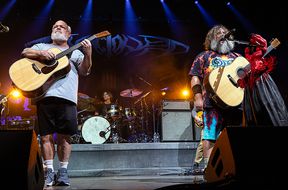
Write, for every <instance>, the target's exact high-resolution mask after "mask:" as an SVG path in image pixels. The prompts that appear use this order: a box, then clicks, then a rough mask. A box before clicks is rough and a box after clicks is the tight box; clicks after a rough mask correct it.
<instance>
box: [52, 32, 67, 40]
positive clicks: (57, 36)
mask: <svg viewBox="0 0 288 190" xmlns="http://www.w3.org/2000/svg"><path fill="white" fill-rule="evenodd" d="M51 39H52V40H56V41H67V40H68V38H67V37H66V36H65V35H64V34H62V33H59V32H54V33H52V34H51Z"/></svg>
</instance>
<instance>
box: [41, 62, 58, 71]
mask: <svg viewBox="0 0 288 190" xmlns="http://www.w3.org/2000/svg"><path fill="white" fill-rule="evenodd" d="M57 65H58V61H56V62H55V63H54V64H53V65H52V66H45V67H43V68H42V69H41V71H42V73H43V74H48V73H50V72H52V71H53V70H54V69H55V68H56V67H57Z"/></svg>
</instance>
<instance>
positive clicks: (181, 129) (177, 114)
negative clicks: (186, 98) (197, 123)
mask: <svg viewBox="0 0 288 190" xmlns="http://www.w3.org/2000/svg"><path fill="white" fill-rule="evenodd" d="M161 141H193V128H192V117H191V112H190V111H162V135H161Z"/></svg>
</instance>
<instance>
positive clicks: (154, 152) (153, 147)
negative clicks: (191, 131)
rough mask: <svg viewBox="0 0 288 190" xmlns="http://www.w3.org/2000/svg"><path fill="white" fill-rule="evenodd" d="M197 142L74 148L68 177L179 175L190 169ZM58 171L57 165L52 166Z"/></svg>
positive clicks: (56, 163) (102, 145)
mask: <svg viewBox="0 0 288 190" xmlns="http://www.w3.org/2000/svg"><path fill="white" fill-rule="evenodd" d="M197 145H198V142H178V143H175V142H173V143H172V142H171V143H163V142H161V143H120V144H100V145H95V144H73V148H72V154H71V158H70V161H69V175H70V176H75V177H76V176H77V177H79V176H115V175H116V176H117V175H120V176H123V175H159V173H163V174H169V173H174V174H175V173H181V172H183V170H187V169H188V168H191V166H192V164H193V159H194V157H195V152H196V148H197ZM54 166H55V168H56V169H57V168H58V162H57V161H56V162H54Z"/></svg>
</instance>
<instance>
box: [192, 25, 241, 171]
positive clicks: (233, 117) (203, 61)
mask: <svg viewBox="0 0 288 190" xmlns="http://www.w3.org/2000/svg"><path fill="white" fill-rule="evenodd" d="M228 32H229V30H228V29H227V28H226V27H225V26H223V25H216V26H214V27H212V28H211V29H210V30H209V32H208V33H207V35H206V39H205V42H204V44H203V45H204V48H205V51H203V52H201V53H200V54H198V55H197V56H196V58H195V59H194V61H193V63H192V66H191V69H190V72H189V76H191V88H192V92H193V95H194V106H195V108H196V111H203V136H202V143H203V158H204V171H205V168H206V167H207V164H208V160H209V157H210V154H211V151H212V148H213V146H214V144H215V141H216V140H217V138H218V137H219V135H220V132H221V131H222V130H223V128H224V127H225V126H228V125H239V126H240V125H241V118H242V112H241V109H240V108H241V107H240V106H236V107H231V108H228V109H221V108H220V107H218V106H217V104H215V102H213V100H212V98H211V95H212V94H211V93H212V92H209V91H208V90H207V88H206V87H205V85H204V81H205V78H206V77H207V76H208V75H209V73H210V72H211V71H212V70H213V69H217V68H219V67H225V66H228V65H230V64H231V63H232V62H233V60H234V59H235V58H237V57H239V56H241V55H240V54H238V53H235V52H233V50H234V46H235V44H234V42H233V40H232V39H233V36H232V35H230V36H229V38H230V39H229V40H227V39H226V38H225V35H226V34H228Z"/></svg>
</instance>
